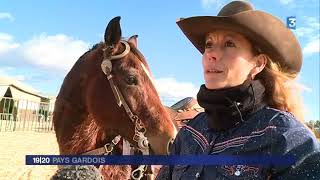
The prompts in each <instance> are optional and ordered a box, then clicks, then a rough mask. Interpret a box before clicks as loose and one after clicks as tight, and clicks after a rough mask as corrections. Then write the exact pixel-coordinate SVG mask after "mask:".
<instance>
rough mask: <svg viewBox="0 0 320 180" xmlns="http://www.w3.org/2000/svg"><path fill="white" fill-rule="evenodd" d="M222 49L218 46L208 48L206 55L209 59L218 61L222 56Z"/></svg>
mask: <svg viewBox="0 0 320 180" xmlns="http://www.w3.org/2000/svg"><path fill="white" fill-rule="evenodd" d="M220 54H221V52H220V50H219V48H217V47H212V48H210V49H206V51H205V56H206V59H207V60H208V61H217V60H219V58H220Z"/></svg>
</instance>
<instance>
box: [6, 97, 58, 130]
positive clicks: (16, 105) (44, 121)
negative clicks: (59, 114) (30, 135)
mask: <svg viewBox="0 0 320 180" xmlns="http://www.w3.org/2000/svg"><path fill="white" fill-rule="evenodd" d="M53 108H54V104H53V103H49V102H48V103H47V102H32V101H28V100H24V99H13V98H7V97H2V98H1V101H0V132H4V131H39V132H51V131H52V132H53V125H52V114H53Z"/></svg>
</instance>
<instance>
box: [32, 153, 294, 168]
mask: <svg viewBox="0 0 320 180" xmlns="http://www.w3.org/2000/svg"><path fill="white" fill-rule="evenodd" d="M294 163H295V158H294V157H293V156H222V155H179V156H178V155H170V156H161V155H152V156H142V155H124V156H114V155H111V156H93V155H76V156H71V155H26V165H140V164H144V165H265V166H270V165H278V166H279V165H280V166H281V165H285V166H287V165H292V164H294Z"/></svg>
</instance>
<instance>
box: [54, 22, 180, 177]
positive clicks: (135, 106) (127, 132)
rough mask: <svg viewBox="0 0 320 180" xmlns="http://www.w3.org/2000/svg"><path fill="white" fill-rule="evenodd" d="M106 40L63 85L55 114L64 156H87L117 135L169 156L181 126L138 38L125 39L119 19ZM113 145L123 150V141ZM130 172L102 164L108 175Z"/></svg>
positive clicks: (83, 58)
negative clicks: (167, 104)
mask: <svg viewBox="0 0 320 180" xmlns="http://www.w3.org/2000/svg"><path fill="white" fill-rule="evenodd" d="M104 40H105V42H103V43H102V42H101V43H98V44H96V45H95V46H94V47H93V48H92V49H91V50H89V51H88V52H86V53H85V54H84V55H82V56H81V57H80V58H79V59H78V61H77V62H76V63H75V65H74V66H73V67H72V69H71V70H70V72H69V73H68V74H67V76H66V77H65V79H64V82H63V84H62V86H61V89H60V92H59V94H58V97H57V100H56V104H55V111H54V117H53V123H54V130H55V132H56V137H57V141H58V144H59V150H60V154H63V155H67V154H83V153H85V152H88V151H91V150H94V149H97V148H100V147H104V145H105V144H107V143H110V142H111V141H112V140H113V141H112V142H114V141H115V139H114V138H115V137H116V136H117V135H121V137H122V138H123V139H125V140H127V141H128V142H129V143H130V144H131V145H133V146H134V147H136V148H138V149H141V146H144V147H145V146H148V147H150V149H151V151H152V152H153V153H154V154H159V155H164V154H167V152H168V146H169V144H170V142H171V141H172V139H173V138H174V137H175V135H176V133H177V130H176V128H175V127H174V124H173V123H172V121H171V119H170V117H169V114H168V113H167V111H166V110H165V108H164V106H163V105H162V104H161V101H160V98H159V96H158V94H157V92H156V89H155V87H154V85H153V83H152V76H151V73H150V69H149V67H148V64H147V62H146V60H145V58H144V57H143V55H142V54H141V53H140V52H139V50H138V49H137V36H132V37H131V38H129V40H127V41H125V40H123V39H122V38H121V28H120V17H116V18H114V19H112V20H111V21H110V22H109V24H108V26H107V28H106V31H105V35H104ZM144 136H145V138H146V139H147V141H146V139H143V138H144ZM140 137H141V138H142V139H139V138H140ZM115 144H116V143H115ZM109 145H110V144H109ZM113 145H114V144H113ZM114 148H115V149H114V152H115V153H120V154H121V153H122V150H123V149H122V147H121V141H120V143H119V145H114ZM102 149H103V148H102ZM130 170H131V169H130V166H103V167H102V168H101V172H102V174H103V176H104V177H105V179H129V178H130Z"/></svg>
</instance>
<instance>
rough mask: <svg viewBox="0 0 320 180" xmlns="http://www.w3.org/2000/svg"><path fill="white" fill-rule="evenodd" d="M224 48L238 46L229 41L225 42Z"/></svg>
mask: <svg viewBox="0 0 320 180" xmlns="http://www.w3.org/2000/svg"><path fill="white" fill-rule="evenodd" d="M224 47H236V45H235V44H234V43H233V42H232V41H227V42H225V44H224Z"/></svg>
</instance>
